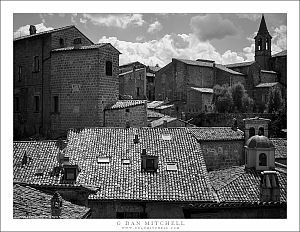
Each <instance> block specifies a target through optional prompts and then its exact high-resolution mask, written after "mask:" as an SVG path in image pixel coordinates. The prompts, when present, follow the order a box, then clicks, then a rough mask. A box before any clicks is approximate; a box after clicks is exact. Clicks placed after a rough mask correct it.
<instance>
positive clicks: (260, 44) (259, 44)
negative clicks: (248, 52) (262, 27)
mask: <svg viewBox="0 0 300 232" xmlns="http://www.w3.org/2000/svg"><path fill="white" fill-rule="evenodd" d="M257 46H258V50H259V51H260V50H262V39H261V38H260V39H258V43H257Z"/></svg>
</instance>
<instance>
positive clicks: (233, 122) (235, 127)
mask: <svg viewBox="0 0 300 232" xmlns="http://www.w3.org/2000/svg"><path fill="white" fill-rule="evenodd" d="M237 128H238V124H237V120H236V118H233V120H232V127H231V129H232V130H234V131H237Z"/></svg>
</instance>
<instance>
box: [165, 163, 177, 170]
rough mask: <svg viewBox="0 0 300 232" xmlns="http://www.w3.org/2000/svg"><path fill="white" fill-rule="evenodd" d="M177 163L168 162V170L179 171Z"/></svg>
mask: <svg viewBox="0 0 300 232" xmlns="http://www.w3.org/2000/svg"><path fill="white" fill-rule="evenodd" d="M177 170H178V168H177V164H175V163H168V164H167V171H177Z"/></svg>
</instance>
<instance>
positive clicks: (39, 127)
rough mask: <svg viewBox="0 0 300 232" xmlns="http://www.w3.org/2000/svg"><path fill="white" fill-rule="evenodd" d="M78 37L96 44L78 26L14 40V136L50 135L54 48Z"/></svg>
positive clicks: (69, 42) (84, 41)
mask: <svg viewBox="0 0 300 232" xmlns="http://www.w3.org/2000/svg"><path fill="white" fill-rule="evenodd" d="M75 38H81V40H82V44H84V45H91V44H93V43H92V42H91V41H90V40H89V39H87V38H86V37H85V36H84V35H83V34H82V33H81V32H80V31H79V30H78V29H77V28H75V27H74V26H69V27H65V28H60V29H54V30H52V31H49V32H47V33H43V34H42V35H40V34H36V35H30V36H25V37H21V38H16V39H15V40H14V78H13V80H14V137H16V138H22V137H27V136H31V135H34V134H37V133H40V134H44V135H47V134H48V132H49V130H50V128H51V127H50V123H51V122H50V120H51V119H50V114H51V97H50V73H51V68H52V62H51V61H52V59H51V58H52V57H51V50H53V49H56V48H60V47H62V44H61V43H60V42H59V41H62V40H63V41H65V42H64V46H65V45H71V44H72V43H73V40H74V39H75Z"/></svg>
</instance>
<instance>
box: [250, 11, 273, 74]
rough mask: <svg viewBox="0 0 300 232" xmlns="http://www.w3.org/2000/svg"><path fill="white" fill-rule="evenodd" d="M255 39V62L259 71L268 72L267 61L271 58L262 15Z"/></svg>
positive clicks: (268, 38)
mask: <svg viewBox="0 0 300 232" xmlns="http://www.w3.org/2000/svg"><path fill="white" fill-rule="evenodd" d="M254 39H255V61H256V62H257V63H258V64H259V65H260V67H261V69H264V70H269V69H270V65H269V63H270V62H269V60H270V58H271V39H272V36H271V35H270V33H269V31H268V28H267V25H266V21H265V17H264V15H262V18H261V22H260V26H259V29H258V32H257V35H256V36H255V37H254Z"/></svg>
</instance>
